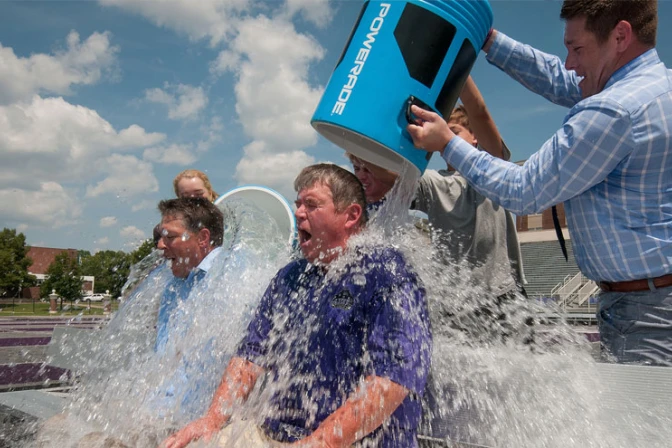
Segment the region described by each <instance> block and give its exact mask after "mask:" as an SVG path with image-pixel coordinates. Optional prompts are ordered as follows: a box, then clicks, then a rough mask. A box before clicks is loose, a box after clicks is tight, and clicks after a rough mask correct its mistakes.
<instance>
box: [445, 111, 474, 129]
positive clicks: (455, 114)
mask: <svg viewBox="0 0 672 448" xmlns="http://www.w3.org/2000/svg"><path fill="white" fill-rule="evenodd" d="M448 123H457V124H459V125H460V126H462V127H463V128H465V129H466V130H468V131H469V132H473V131H472V130H471V126H469V114H467V109H466V108H465V107H464V105H462V104H460V105H459V106H457V107H456V108H455V109H453V111H452V112H451V113H450V117H449V118H448Z"/></svg>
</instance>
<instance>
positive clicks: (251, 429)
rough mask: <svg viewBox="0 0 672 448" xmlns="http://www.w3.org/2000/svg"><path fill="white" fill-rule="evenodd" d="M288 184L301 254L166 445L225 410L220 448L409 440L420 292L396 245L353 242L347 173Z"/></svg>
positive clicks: (420, 365) (361, 200)
mask: <svg viewBox="0 0 672 448" xmlns="http://www.w3.org/2000/svg"><path fill="white" fill-rule="evenodd" d="M294 185H295V189H296V190H297V193H298V194H297V199H296V212H295V215H296V219H297V227H298V230H299V244H300V248H301V252H302V253H303V256H304V258H302V259H300V260H296V261H293V262H291V263H290V264H288V265H287V266H285V267H284V268H282V269H281V270H280V271H279V272H278V274H277V275H276V276H275V278H274V279H273V280H272V281H271V283H270V285H269V286H268V289H267V290H266V292H265V294H264V296H263V298H262V300H261V303H260V304H259V306H258V307H257V309H256V313H255V317H254V318H253V319H252V322H251V323H250V325H249V327H248V331H247V334H246V336H245V337H244V338H243V340H242V341H241V343H240V345H239V349H238V353H237V357H235V358H233V359H232V360H231V362H230V363H229V365H228V367H227V369H226V372H225V374H224V377H223V379H222V382H221V385H220V387H219V389H218V391H217V392H216V394H215V397H214V399H213V401H212V405H211V407H210V409H209V411H208V412H207V414H206V415H205V416H204V417H202V418H200V419H199V420H196V421H194V422H192V423H190V424H189V425H187V426H186V427H185V428H183V429H182V430H180V431H179V432H177V433H176V434H174V435H173V436H172V437H170V438H169V439H167V440H166V441H165V442H164V443H163V445H162V446H163V447H165V448H176V447H183V446H186V445H187V444H188V443H190V442H191V441H193V440H196V439H201V438H203V439H206V440H208V439H210V438H211V437H212V436H213V435H214V434H216V433H217V432H218V431H219V430H220V429H221V428H222V427H223V426H224V425H225V424H226V423H227V422H229V420H230V418H231V414H232V413H233V412H235V413H236V416H234V419H233V422H232V423H230V425H229V426H228V427H227V428H226V429H225V430H224V431H222V434H221V436H220V440H219V443H220V446H245V447H254V446H260V447H261V446H268V445H270V446H273V444H274V443H277V442H280V443H289V444H292V445H293V446H297V447H298V446H303V447H349V446H351V445H352V444H353V443H355V442H357V441H360V443H361V444H362V445H363V446H379V447H399V448H401V447H417V440H416V434H417V426H418V423H419V421H420V413H421V408H420V398H421V395H422V391H423V389H424V387H425V381H426V376H427V371H428V369H429V364H430V353H431V346H432V339H431V333H430V328H429V320H428V317H427V309H426V303H425V291H424V288H423V287H422V285H420V283H419V280H418V278H417V276H416V274H415V273H414V272H413V271H412V270H411V268H410V267H409V266H408V264H407V263H406V261H405V259H404V257H403V256H402V254H401V253H399V252H398V251H397V250H395V249H392V248H381V247H375V248H367V247H365V245H364V243H362V245H358V246H356V247H353V244H352V242H351V241H350V239H351V238H352V237H353V236H355V235H357V234H359V233H360V232H361V231H362V229H363V228H364V226H365V223H366V219H367V218H366V198H365V195H364V191H363V189H362V186H361V183H360V182H359V181H358V180H357V178H356V177H355V176H354V175H353V174H352V173H350V172H348V171H347V170H344V169H343V168H340V167H338V166H336V165H332V164H318V165H313V166H309V167H307V168H305V169H304V170H303V171H302V172H301V173H300V174H299V176H298V177H297V178H296V181H295V183H294ZM265 373H267V374H268V375H267V380H266V381H265V384H264V387H263V389H262V388H260V387H255V386H257V384H258V383H261V381H259V379H260V378H261V377H262V375H264V374H265ZM258 389H262V390H261V391H260V390H258ZM253 391H254V392H255V393H254V395H251V394H252V392H253ZM245 401H247V403H249V406H247V407H243V406H240V404H241V402H245ZM253 403H255V404H257V405H258V406H255V405H254V404H253ZM246 410H247V412H245V411H246ZM245 417H247V418H248V420H247V421H245V420H241V418H245ZM227 444H228V445H227Z"/></svg>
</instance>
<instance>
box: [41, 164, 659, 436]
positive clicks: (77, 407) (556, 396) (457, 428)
mask: <svg viewBox="0 0 672 448" xmlns="http://www.w3.org/2000/svg"><path fill="white" fill-rule="evenodd" d="M411 172H412V170H411V169H410V168H408V167H407V168H406V169H404V171H403V172H402V175H401V176H400V178H399V180H398V182H397V183H396V184H395V186H394V188H393V190H392V192H391V194H389V195H388V198H387V201H386V202H385V203H384V204H383V206H382V207H381V208H380V209H379V210H378V212H377V213H376V214H375V216H373V217H372V219H371V221H370V223H369V225H368V228H367V229H366V230H365V231H364V232H362V233H361V234H359V235H357V236H355V237H353V238H351V239H350V241H349V243H348V246H349V250H347V251H346V252H345V253H344V254H343V255H342V256H341V257H339V258H338V259H337V260H335V261H334V262H332V264H330V266H329V269H328V270H327V271H326V273H324V276H323V277H322V280H323V281H324V283H325V284H328V283H329V281H330V280H333V281H339V278H340V276H342V275H344V273H346V272H347V273H348V275H351V281H352V284H354V285H355V286H358V287H365V286H366V285H367V282H369V281H370V278H371V277H370V273H371V272H372V271H375V270H391V271H394V270H395V269H397V268H398V266H393V265H390V264H387V265H383V266H381V265H375V264H369V265H364V266H361V265H358V260H360V259H361V258H362V257H363V256H367V255H371V254H375V253H376V251H379V250H380V248H381V247H389V246H393V247H394V248H395V249H397V250H399V251H401V252H402V253H403V255H404V257H405V259H406V260H407V261H408V263H409V264H410V265H412V266H413V267H414V270H415V271H416V272H417V275H418V276H419V278H420V279H421V280H422V283H423V285H424V288H425V290H426V299H427V308H428V311H429V319H430V321H431V327H432V334H433V344H432V347H431V369H430V380H429V382H428V386H427V389H426V392H425V397H424V399H423V406H424V408H425V410H426V412H427V414H428V415H427V417H426V418H425V419H424V420H423V423H422V425H421V431H420V433H421V434H429V435H434V436H438V437H441V438H449V439H450V440H451V441H456V442H460V443H464V444H473V445H478V446H492V447H530V448H546V447H548V448H554V447H576V448H593V447H595V448H597V447H600V448H601V447H605V448H606V447H625V446H641V443H642V440H643V439H644V438H646V439H647V442H646V446H653V447H658V446H660V447H662V446H669V444H668V441H669V440H672V424H670V423H672V422H670V420H669V419H667V418H666V417H664V416H663V415H664V414H663V413H659V412H657V411H658V410H657V409H643V410H642V409H640V410H639V411H640V412H638V413H633V414H632V415H630V416H629V417H628V418H623V419H619V418H618V417H615V416H613V415H611V414H610V413H609V409H608V408H607V407H606V406H605V403H606V402H607V400H606V398H607V397H606V396H607V395H608V394H609V391H608V390H606V389H604V387H603V384H602V382H601V380H600V374H599V372H598V369H597V363H596V362H595V361H594V359H593V357H592V356H591V353H590V347H589V345H588V343H587V342H586V340H585V339H584V338H583V337H582V336H581V335H580V334H578V333H577V332H575V331H574V329H573V328H572V327H570V326H568V325H566V324H565V323H564V322H563V320H562V319H561V318H560V317H559V315H558V313H557V312H556V311H555V310H553V309H550V308H547V307H546V306H543V305H540V304H537V303H535V302H532V301H528V300H526V299H524V298H523V297H514V298H512V299H511V300H510V301H508V302H505V303H499V304H495V298H494V297H492V296H490V295H489V293H488V292H487V291H486V290H485V288H483V287H482V286H480V285H479V284H478V283H477V282H476V281H475V280H474V279H472V276H471V268H470V267H469V266H468V265H467V264H466V263H465V264H444V263H442V262H441V260H443V258H442V257H441V256H440V254H439V252H440V249H441V248H439V247H437V246H436V244H433V243H432V238H431V236H430V235H428V234H427V232H425V231H422V230H419V229H418V228H417V227H416V225H415V222H414V220H413V219H412V218H411V217H410V216H409V214H408V207H409V204H410V202H411V200H412V198H413V193H414V189H415V182H416V179H415V178H414V177H413V176H412V175H411V174H410V173H411ZM229 207H230V208H229V211H230V212H231V214H232V215H234V216H235V217H236V220H233V221H230V220H227V230H226V235H225V243H224V246H225V247H227V248H229V250H228V255H227V257H221V258H220V259H219V260H218V262H217V263H216V265H215V266H213V269H212V275H209V276H208V279H207V282H206V283H205V284H204V285H202V288H200V287H199V288H198V289H197V290H194V291H192V295H193V297H190V300H189V302H190V303H193V302H192V300H193V301H194V302H195V301H196V300H198V301H199V303H200V305H199V306H195V307H189V308H187V307H183V308H181V309H180V313H182V318H181V319H179V320H180V322H184V323H185V324H184V325H179V322H175V333H174V334H175V335H179V336H177V337H173V339H172V340H171V342H170V344H169V345H168V348H167V351H166V353H167V354H168V355H167V356H165V357H163V358H161V359H158V358H157V356H156V353H154V351H153V344H154V338H155V330H154V325H155V323H156V310H157V307H158V302H159V300H160V298H161V294H162V291H163V289H164V288H165V286H166V284H167V283H168V281H169V279H170V271H169V269H167V268H166V267H165V266H160V267H158V268H156V269H155V270H154V271H152V272H151V273H150V274H146V273H145V274H142V270H139V271H138V272H139V274H138V278H140V279H141V280H142V279H143V278H144V281H142V282H141V284H140V286H138V287H137V290H136V291H134V292H133V294H132V298H131V299H129V300H128V301H127V303H126V304H125V305H124V306H123V307H122V309H121V310H120V311H119V312H118V314H117V315H116V316H115V319H113V321H112V322H111V323H110V325H108V327H107V329H106V331H105V332H104V333H103V335H102V337H101V340H100V341H99V342H96V344H97V349H98V355H97V356H95V357H93V358H91V359H87V360H82V367H81V371H82V372H83V376H82V381H81V385H80V387H79V389H78V390H77V391H76V393H75V397H76V399H75V400H74V402H73V404H72V406H71V409H70V412H69V414H68V416H65V417H62V418H63V419H68V421H67V422H66V424H63V422H62V421H61V422H58V424H57V425H56V426H57V427H58V428H59V429H54V430H53V433H56V434H57V435H58V436H59V437H60V440H62V441H63V443H60V442H59V443H58V445H59V446H60V445H62V446H68V444H72V443H75V442H76V441H77V440H79V439H78V438H79V437H81V436H83V435H84V434H85V433H86V432H88V431H91V430H92V429H97V430H103V431H105V433H107V434H112V435H114V436H115V437H117V438H119V439H121V440H122V441H124V442H125V443H127V444H128V445H130V446H156V444H157V442H158V441H159V440H160V439H161V438H162V437H163V436H164V435H165V434H167V433H168V432H169V431H170V430H172V429H174V428H175V427H179V426H181V425H183V424H184V423H186V422H187V421H188V420H190V419H193V418H195V417H197V416H199V415H201V414H202V413H203V412H205V408H206V407H207V405H208V404H209V402H210V399H211V398H212V391H213V389H214V387H215V386H216V384H217V383H218V382H219V380H220V378H221V374H222V371H223V369H224V367H225V365H226V360H227V358H228V356H230V354H231V353H233V352H234V350H235V347H236V345H237V343H238V341H239V339H240V337H241V335H242V334H243V332H244V329H245V326H246V324H247V322H248V321H249V320H250V312H251V310H252V309H253V308H254V307H255V306H256V305H257V303H258V301H259V299H260V297H261V296H262V294H263V291H264V289H265V288H266V286H267V284H268V283H269V281H270V279H271V277H272V275H273V274H274V273H275V272H276V271H277V269H278V268H279V267H280V266H283V265H285V264H286V263H287V261H288V260H289V258H290V257H289V254H288V253H287V251H286V249H285V248H284V246H283V245H282V242H283V239H282V238H277V239H276V238H275V237H270V236H269V232H268V230H267V229H268V224H269V223H268V222H267V221H265V220H264V219H260V216H261V215H260V213H259V211H258V210H254V209H251V208H249V206H247V205H229ZM260 235H261V237H260ZM276 241H277V243H275V242H276ZM434 243H435V242H434ZM388 261H389V260H388ZM152 264H153V262H151V260H150V261H148V265H152ZM353 266H354V268H353ZM495 274H496V273H493V275H495ZM143 276H144V277H143ZM129 283H130V284H133V281H129ZM313 286H314V287H319V285H307V286H306V287H303V288H299V289H298V290H297V291H296V292H295V293H293V295H292V297H291V298H290V299H291V300H292V301H295V302H298V303H303V302H302V301H304V302H305V301H306V300H307V298H309V290H310V289H311V287H313ZM206 291H207V293H206ZM340 299H341V300H342V303H341V304H340V306H348V304H347V300H346V299H347V297H346V298H343V297H341V298H340ZM302 306H306V307H307V306H308V304H305V305H302ZM299 310H302V308H301V307H299ZM493 314H494V316H495V317H494V318H493ZM540 316H545V317H544V318H541V317H540ZM548 316H552V317H554V318H553V319H549V318H548ZM407 317H408V318H409V320H410V321H412V322H416V323H417V325H422V320H423V319H424V318H425V316H422V315H414V316H407ZM274 319H275V322H274V324H275V325H276V327H277V328H279V329H281V330H282V331H278V332H277V333H276V334H275V335H274V336H273V337H272V338H271V341H270V343H269V344H270V345H271V346H278V347H280V348H279V349H278V350H277V351H276V352H275V354H274V356H275V358H274V360H273V362H274V364H275V365H276V366H278V367H277V369H276V370H275V372H274V373H275V377H274V378H267V379H265V380H264V381H260V382H263V385H258V387H256V388H255V391H254V393H253V395H252V396H251V397H250V399H249V400H248V401H247V403H245V404H244V405H241V406H240V410H239V411H238V415H239V416H242V417H243V418H247V419H249V421H252V422H256V423H257V424H262V423H263V422H264V420H265V419H266V418H268V417H273V416H274V415H277V414H278V413H282V412H284V413H285V414H288V413H289V414H291V413H292V412H294V413H301V414H302V418H305V420H306V421H307V422H308V425H312V424H313V423H314V421H315V419H316V418H318V416H319V415H321V414H323V413H324V412H325V408H324V405H325V403H328V402H329V400H328V399H329V398H334V397H327V396H326V395H325V394H326V392H325V390H320V393H321V394H322V398H320V399H315V397H314V396H311V395H310V394H309V392H308V391H309V389H310V386H311V385H315V384H320V382H321V381H323V380H324V379H325V378H324V376H325V373H324V372H323V371H322V370H321V368H316V369H315V370H313V371H312V372H310V374H300V375H297V374H296V372H295V371H292V370H289V369H287V368H286V366H288V365H289V361H292V362H296V360H297V359H299V360H300V359H312V360H315V359H316V357H318V355H320V347H317V348H315V347H312V346H310V345H308V343H307V339H306V335H307V333H309V332H310V331H311V330H312V327H313V326H314V325H316V324H315V320H314V317H313V315H312V314H310V313H307V312H306V313H304V314H301V313H300V314H299V315H296V314H291V313H282V312H280V313H277V314H276V315H275V316H274ZM297 320H298V321H299V322H300V325H296V322H297ZM292 322H294V323H293V324H291V323H292ZM290 324H291V325H290ZM337 336H338V335H334V337H337ZM350 342H351V343H352V344H354V345H356V344H361V343H363V341H350ZM421 349H429V347H428V346H426V345H425V346H423V347H421ZM369 361H370V360H368V359H366V357H364V358H357V359H353V360H352V364H348V365H347V367H348V368H349V367H353V366H354V364H357V363H367V362H369ZM423 367H427V366H423ZM184 378H188V379H190V381H191V382H192V384H193V385H194V387H197V388H198V390H197V391H195V392H194V391H193V387H192V388H191V389H190V388H189V387H183V388H182V389H181V391H182V392H181V393H182V394H183V395H184V394H187V393H190V392H194V393H195V394H196V395H195V396H196V397H197V398H196V399H192V400H191V402H190V403H191V405H192V406H188V407H187V406H184V403H183V402H182V400H180V399H172V400H169V402H162V400H161V398H163V397H165V394H163V395H162V394H161V393H162V392H165V390H166V389H167V388H169V387H170V386H171V385H175V384H180V381H179V380H180V379H184ZM196 378H198V380H195V379H196ZM196 383H197V385H196ZM362 385H363V382H362V381H359V382H356V383H355V384H352V383H348V384H345V383H343V384H341V389H340V390H339V394H340V395H341V396H345V395H347V394H348V393H350V392H351V391H352V390H353V388H354V387H355V386H362ZM290 389H296V390H297V391H298V394H299V396H300V397H301V398H303V399H305V402H306V403H307V404H306V405H305V406H304V407H303V408H302V409H300V410H298V409H293V408H292V407H291V406H286V407H284V408H279V407H278V406H277V403H274V401H273V398H274V396H275V395H276V394H277V393H279V392H282V391H285V390H290ZM183 395H182V396H180V398H183ZM340 398H342V397H340ZM327 410H330V409H327ZM331 410H333V409H331ZM82 422H85V424H83V423H82ZM64 427H65V428H70V430H69V432H68V431H64V430H63V429H62V428H64ZM83 428H85V429H83ZM59 431H60V432H59ZM66 433H67V434H66ZM242 437H243V436H242V434H240V433H234V434H233V436H232V438H231V439H229V442H228V445H226V446H244V442H243V441H242V440H243V439H242ZM53 440H54V439H52V441H51V442H50V443H51V444H55V442H53ZM377 440H379V439H376V438H374V439H372V440H371V441H369V442H368V443H367V444H365V446H377V445H376V443H377ZM638 443H639V445H638ZM215 444H216V442H215V441H213V442H211V443H210V444H204V443H201V444H200V445H199V446H206V445H207V446H215ZM45 446H46V445H45ZM48 446H53V445H48Z"/></svg>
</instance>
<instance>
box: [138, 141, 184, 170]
mask: <svg viewBox="0 0 672 448" xmlns="http://www.w3.org/2000/svg"><path fill="white" fill-rule="evenodd" d="M142 158H143V159H145V160H148V161H150V162H156V163H163V164H165V165H178V166H184V165H191V164H192V163H194V162H195V161H196V159H197V157H196V155H195V153H194V148H193V146H192V145H188V144H186V145H170V146H167V147H158V146H157V147H154V148H148V149H145V152H143V153H142Z"/></svg>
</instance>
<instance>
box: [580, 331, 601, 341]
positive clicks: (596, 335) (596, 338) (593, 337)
mask: <svg viewBox="0 0 672 448" xmlns="http://www.w3.org/2000/svg"><path fill="white" fill-rule="evenodd" d="M583 335H584V336H585V338H586V339H588V342H599V341H600V333H597V332H591V333H583Z"/></svg>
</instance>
